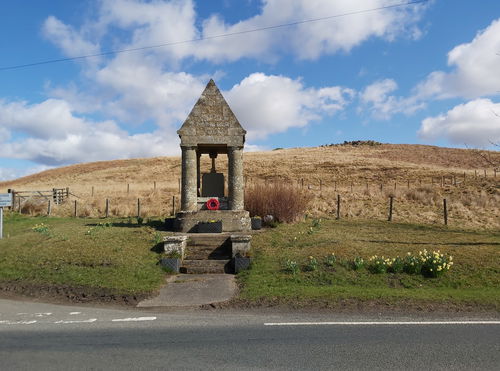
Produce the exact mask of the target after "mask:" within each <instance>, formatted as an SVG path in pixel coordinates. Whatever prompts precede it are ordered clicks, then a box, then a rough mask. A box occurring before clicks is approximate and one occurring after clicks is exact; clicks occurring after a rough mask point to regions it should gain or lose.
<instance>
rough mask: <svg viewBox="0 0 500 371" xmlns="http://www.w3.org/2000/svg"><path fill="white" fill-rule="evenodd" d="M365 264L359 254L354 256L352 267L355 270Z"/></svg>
mask: <svg viewBox="0 0 500 371" xmlns="http://www.w3.org/2000/svg"><path fill="white" fill-rule="evenodd" d="M364 266H365V261H364V259H363V258H362V257H361V256H356V257H355V258H354V260H353V261H352V269H354V270H355V271H357V270H360V269H361V268H363V267H364Z"/></svg>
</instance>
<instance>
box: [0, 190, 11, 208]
mask: <svg viewBox="0 0 500 371" xmlns="http://www.w3.org/2000/svg"><path fill="white" fill-rule="evenodd" d="M9 206H12V193H0V207H9Z"/></svg>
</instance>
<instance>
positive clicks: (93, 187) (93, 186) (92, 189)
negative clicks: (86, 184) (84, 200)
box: [92, 186, 94, 197]
mask: <svg viewBox="0 0 500 371" xmlns="http://www.w3.org/2000/svg"><path fill="white" fill-rule="evenodd" d="M92 197H94V186H92Z"/></svg>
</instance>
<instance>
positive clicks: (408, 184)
mask: <svg viewBox="0 0 500 371" xmlns="http://www.w3.org/2000/svg"><path fill="white" fill-rule="evenodd" d="M408 189H410V179H408Z"/></svg>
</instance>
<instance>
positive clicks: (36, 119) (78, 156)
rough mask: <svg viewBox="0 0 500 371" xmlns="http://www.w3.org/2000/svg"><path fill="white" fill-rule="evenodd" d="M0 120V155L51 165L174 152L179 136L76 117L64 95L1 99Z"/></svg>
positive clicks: (176, 150) (175, 151)
mask: <svg viewBox="0 0 500 371" xmlns="http://www.w3.org/2000/svg"><path fill="white" fill-rule="evenodd" d="M0 124H1V125H2V127H3V131H2V132H3V133H4V132H5V131H6V130H9V131H8V133H7V134H9V135H6V134H5V133H4V134H3V135H2V138H3V142H2V145H1V146H0V157H6V158H15V159H22V160H30V161H33V162H36V163H39V164H43V165H49V166H54V165H63V164H70V163H75V162H88V161H98V160H106V159H116V158H131V157H146V156H160V155H168V154H176V153H177V152H178V144H177V142H178V139H177V137H176V136H175V134H173V133H171V132H164V131H156V132H152V133H146V134H135V135H130V134H128V133H127V132H126V131H124V130H122V129H120V128H119V127H118V126H117V125H116V124H115V123H114V122H113V121H109V120H108V121H92V120H89V119H84V118H80V117H76V116H75V115H74V113H73V112H72V110H71V108H70V106H69V104H68V103H67V102H65V101H62V100H54V99H49V100H47V101H44V102H42V103H40V104H34V105H28V104H26V103H25V102H12V103H1V102H0ZM11 133H17V134H22V135H21V136H15V137H14V136H12V135H11Z"/></svg>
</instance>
